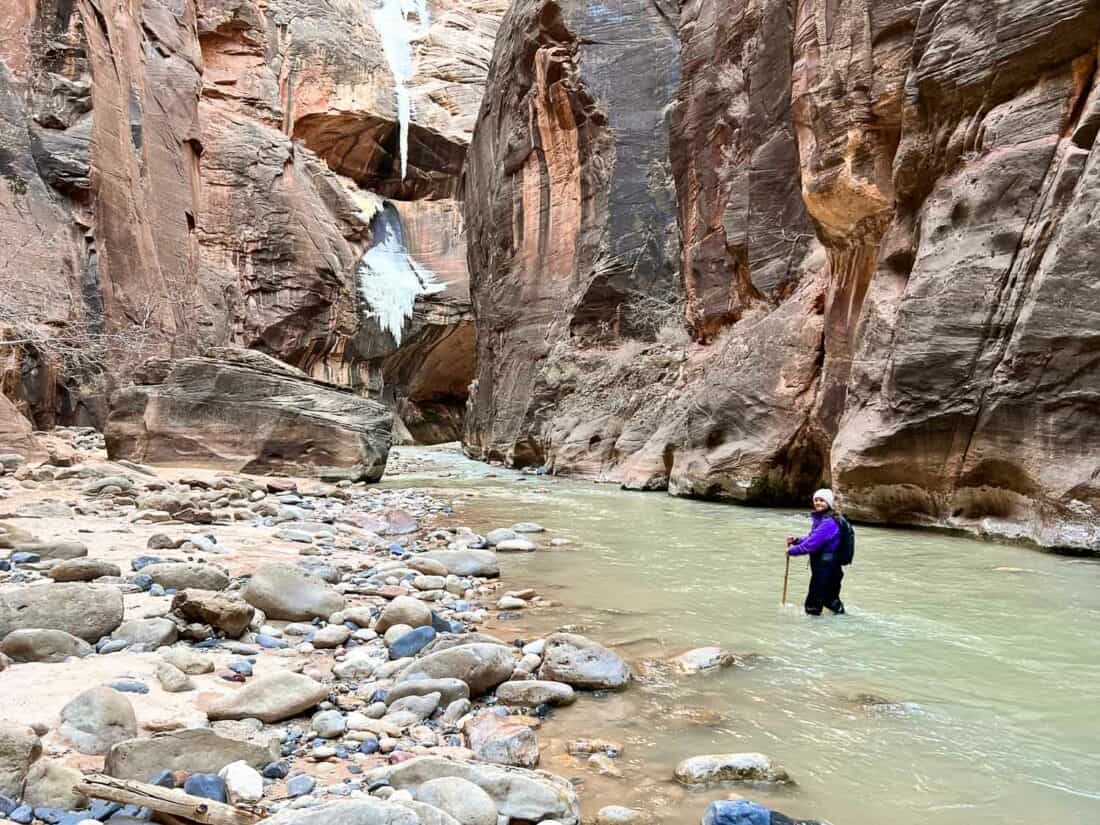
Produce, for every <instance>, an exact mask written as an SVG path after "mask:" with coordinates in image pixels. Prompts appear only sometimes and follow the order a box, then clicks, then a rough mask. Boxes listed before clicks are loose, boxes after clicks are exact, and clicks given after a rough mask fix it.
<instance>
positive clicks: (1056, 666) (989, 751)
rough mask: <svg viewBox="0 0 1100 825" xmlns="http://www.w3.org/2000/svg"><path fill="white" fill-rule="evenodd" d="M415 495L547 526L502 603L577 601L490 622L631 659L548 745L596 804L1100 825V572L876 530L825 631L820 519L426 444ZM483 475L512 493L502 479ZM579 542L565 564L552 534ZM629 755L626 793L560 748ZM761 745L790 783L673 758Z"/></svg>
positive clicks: (1099, 566) (661, 810)
mask: <svg viewBox="0 0 1100 825" xmlns="http://www.w3.org/2000/svg"><path fill="white" fill-rule="evenodd" d="M401 454H402V455H403V456H415V460H423V461H425V463H424V464H423V465H422V469H421V470H420V471H418V472H414V473H412V474H410V475H408V476H406V477H404V479H403V480H402V481H401V482H398V483H400V484H402V485H405V484H414V485H415V486H418V487H426V488H428V489H432V488H435V489H438V490H439V491H440V492H441V494H445V495H449V496H450V497H452V498H454V497H455V496H456V494H458V496H459V497H458V499H457V501H458V504H457V506H456V512H457V515H458V517H459V520H460V521H461V522H462V523H465V524H467V525H468V526H470V527H472V528H474V529H475V530H478V531H485V530H488V529H491V528H493V527H500V526H509V525H511V524H512V523H514V522H516V521H520V520H524V521H529V520H533V521H537V522H539V523H540V524H542V525H543V526H545V527H546V528H547V529H548V531H549V532H548V533H545V534H541V535H540V536H536V537H535V538H536V540H537V541H538V542H539V544H540V546H541V547H544V548H546V549H540V551H539V552H535V553H526V554H510V555H503V554H502V556H501V562H502V563H501V567H502V576H503V577H504V580H505V588H504V589H516V588H519V587H523V586H531V587H534V588H536V589H537V590H538V591H539V593H540V594H542V595H544V596H546V597H549V598H551V599H553V600H555V601H556V602H557V604H556V605H555V606H554V607H546V608H537V609H533V610H530V611H526V612H524V613H522V614H520V615H519V616H518V617H517V618H516V619H515V620H514V621H494V622H493V623H492V630H493V632H495V633H496V634H497V635H498V636H501V637H502V638H507V639H512V638H515V637H520V638H534V637H535V636H536V635H538V634H542V633H545V632H549V631H552V630H554V629H556V628H559V627H563V626H572V627H574V628H576V629H578V631H579V632H582V633H584V634H586V635H589V636H591V637H593V638H595V639H597V640H599V641H602V642H604V643H605V644H609V645H610V646H613V647H615V649H616V650H618V652H619V653H620V654H621V655H623V656H624V657H626V658H627V659H628V661H630V662H631V664H632V667H633V668H634V670H635V673H637V674H639V675H640V677H641V678H639V679H638V681H637V682H636V683H635V684H634V685H633V686H632V687H631V688H630V689H629V690H627V691H626V692H624V693H620V694H609V695H605V696H596V697H591V698H590V697H582V699H581V700H580V701H579V702H578V703H577V704H575V705H573V706H572V707H569V708H564V709H560V710H557V711H555V712H554V714H553V715H552V716H551V718H550V719H549V720H547V721H546V722H545V723H544V724H543V727H542V729H541V730H540V732H539V736H540V741H544V743H545V744H546V748H545V750H544V753H543V766H544V767H546V768H547V769H549V770H553V771H555V772H557V773H562V774H564V775H566V776H569V777H571V778H575V779H578V780H581V784H580V793H581V798H582V801H583V802H584V804H585V810H586V812H589V813H594V812H595V810H596V809H597V807H598V806H600V805H605V804H627V805H634V806H637V807H642V808H645V809H647V810H650V811H654V812H655V813H657V814H658V815H659V816H660V821H662V822H668V823H673V822H676V823H681V822H682V823H688V822H697V821H698V820H699V817H700V816H701V814H702V811H703V810H704V808H705V807H706V804H707V802H709V801H710V800H712V799H718V798H724V796H725V795H726V794H727V793H729V792H730V791H737V792H739V793H742V794H743V795H745V796H748V797H750V798H752V799H755V800H757V801H759V802H761V803H763V804H767V805H770V806H772V807H775V808H777V809H779V810H781V811H783V812H784V813H787V814H788V815H791V816H801V817H813V818H817V819H822V820H827V821H829V822H832V823H835V824H836V825H872V823H890V825H927V824H928V823H936V824H937V825H979V823H981V824H983V825H984V824H985V823H988V824H989V825H993V823H997V825H1008V823H1021V825H1023V823H1028V825H1033V824H1034V823H1040V822H1041V823H1048V822H1049V823H1054V822H1058V823H1075V824H1076V823H1081V825H1085V823H1096V822H1100V634H1098V633H1097V630H1096V628H1097V627H1098V626H1100V562H1098V561H1096V560H1092V559H1076V558H1068V557H1062V556H1057V555H1053V554H1048V553H1043V552H1039V551H1036V550H1032V549H1028V548H1023V547H1015V546H1009V545H1003V544H996V543H991V542H984V541H979V540H974V539H969V538H960V537H957V536H950V535H945V534H940V533H936V532H928V531H915V530H897V529H887V528H878V527H871V526H859V527H857V551H856V560H855V563H854V564H853V565H852V566H851V567H850V568H848V569H847V570H848V575H847V577H846V579H845V583H844V591H843V598H844V601H845V603H846V604H847V606H848V614H847V615H846V616H841V617H823V618H810V617H806V616H804V615H803V614H802V611H801V607H800V604H801V600H802V598H803V597H804V595H805V586H806V583H807V581H808V579H809V572H808V570H806V569H805V562H802V561H798V560H794V561H793V562H792V565H791V582H790V596H789V598H788V602H789V604H788V606H787V607H785V608H784V607H780V604H779V601H780V591H781V588H782V580H783V567H784V555H783V537H784V536H786V535H787V534H789V533H796V534H797V533H802V532H805V529H806V527H807V524H808V516H807V514H806V513H801V512H798V511H790V510H774V509H756V508H747V507H738V506H732V505H725V504H713V503H705V502H697V501H690V500H684V499H676V498H672V497H670V496H666V495H663V494H656V493H631V492H624V491H621V490H619V489H617V488H615V487H613V486H607V485H594V484H587V483H583V482H570V481H565V480H559V479H547V478H527V479H524V477H522V476H519V475H518V474H515V473H511V472H508V471H503V470H499V469H497V468H488V467H487V466H486V465H481V464H475V463H474V462H469V461H466V460H465V459H463V458H461V456H459V455H457V454H456V453H454V452H453V451H451V452H448V451H440V450H424V451H411V450H410V449H409V448H402V450H401ZM487 475H489V476H492V475H495V476H496V477H486V476H487ZM551 537H565V538H568V539H570V540H571V541H572V542H573V543H572V544H571V545H569V546H567V547H564V548H561V549H549V547H548V544H549V538H551ZM705 645H721V646H722V647H724V648H726V649H728V650H729V651H731V652H733V653H735V654H737V655H738V656H740V657H742V659H743V661H742V663H741V665H740V666H737V667H734V668H730V669H727V670H725V671H722V672H721V673H718V674H712V675H697V676H691V677H686V676H678V675H674V674H673V673H671V672H670V670H669V669H668V668H667V667H664V666H663V665H662V664H661V663H662V662H664V661H666V660H667V659H668V658H669V657H670V656H672V655H675V654H677V653H680V652H683V651H684V650H687V649H689V648H692V647H699V646H705ZM578 736H587V737H591V736H600V737H604V738H608V739H612V740H618V741H620V742H623V743H624V745H625V750H624V753H623V756H622V757H621V758H620V759H619V760H617V763H618V765H619V767H620V768H621V770H622V772H623V776H622V777H621V778H615V777H606V776H596V775H595V773H594V772H593V771H591V770H590V769H588V768H587V766H585V765H583V764H582V763H579V762H576V761H574V760H573V759H572V758H571V757H568V756H566V755H564V754H563V753H562V748H561V743H562V742H563V741H564V740H566V739H569V738H574V737H578ZM740 751H759V752H762V753H765V754H768V755H769V756H770V757H772V758H773V759H774V760H776V761H777V762H779V763H780V764H782V765H783V766H784V767H785V768H786V769H787V770H788V771H789V772H790V774H791V775H792V777H793V778H794V779H795V780H796V782H797V784H796V785H795V786H793V787H791V788H786V789H775V788H768V787H754V788H744V787H741V788H734V787H730V788H726V789H713V788H712V789H709V790H706V791H703V790H687V789H682V788H679V787H678V786H677V785H676V784H675V783H674V782H672V781H671V775H672V771H673V769H674V767H675V765H676V763H677V762H678V761H679V760H681V759H683V758H685V757H688V756H692V755H695V754H703V753H728V752H740Z"/></svg>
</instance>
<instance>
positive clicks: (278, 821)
mask: <svg viewBox="0 0 1100 825" xmlns="http://www.w3.org/2000/svg"><path fill="white" fill-rule="evenodd" d="M264 822H265V823H266V825H334V823H338V824H339V825H420V820H419V819H418V817H417V816H416V814H415V813H413V812H412V811H411V810H409V809H408V808H404V807H402V806H401V805H397V804H394V803H390V802H383V801H382V800H380V799H369V798H368V799H347V800H342V801H339V802H327V803H325V804H323V805H317V806H314V807H312V808H299V809H286V810H283V811H280V812H279V813H277V814H275V816H272V817H268V818H267V819H265V820H264Z"/></svg>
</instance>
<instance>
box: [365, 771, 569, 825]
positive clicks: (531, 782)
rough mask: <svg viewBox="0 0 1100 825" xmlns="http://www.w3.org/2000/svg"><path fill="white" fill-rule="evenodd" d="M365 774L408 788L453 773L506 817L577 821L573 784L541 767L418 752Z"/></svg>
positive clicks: (563, 821)
mask: <svg viewBox="0 0 1100 825" xmlns="http://www.w3.org/2000/svg"><path fill="white" fill-rule="evenodd" d="M367 776H368V779H369V780H370V781H372V782H375V781H380V780H386V781H387V782H389V783H390V785H392V786H393V787H394V788H397V789H401V788H409V789H410V790H415V789H416V788H418V787H420V786H421V785H422V784H423V783H425V782H428V781H429V780H432V779H439V778H440V777H445V776H457V777H459V778H461V779H465V780H467V781H469V782H472V783H473V784H475V785H477V786H478V787H479V788H481V789H482V790H483V791H485V792H486V793H487V794H489V796H490V797H491V798H492V800H493V802H495V803H496V806H497V813H498V814H500V815H501V816H505V817H508V818H509V819H519V820H526V821H530V822H541V821H543V820H547V819H553V820H557V821H559V822H561V823H562V825H578V823H579V822H580V803H579V801H578V800H577V793H576V791H575V790H574V788H573V785H572V784H571V783H570V782H569V781H568V780H566V779H563V778H562V777H560V776H556V775H555V774H552V773H547V772H545V771H539V770H529V769H527V768H512V767H506V766H504V765H489V764H484V763H477V762H457V761H453V760H450V759H445V758H443V757H441V756H420V757H416V758H414V759H409V760H408V761H406V762H401V763H399V764H397V765H390V766H388V767H383V768H378V769H376V770H373V771H371V772H370V773H369V774H368V775H367Z"/></svg>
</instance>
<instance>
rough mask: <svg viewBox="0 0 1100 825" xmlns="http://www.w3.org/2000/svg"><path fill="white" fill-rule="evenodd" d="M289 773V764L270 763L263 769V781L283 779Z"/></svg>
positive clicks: (280, 762)
mask: <svg viewBox="0 0 1100 825" xmlns="http://www.w3.org/2000/svg"><path fill="white" fill-rule="evenodd" d="M288 773H290V764H289V763H287V762H282V761H279V762H271V763H269V764H268V765H267V766H265V767H264V769H263V774H262V775H263V777H264V779H285V778H286V775H287V774H288Z"/></svg>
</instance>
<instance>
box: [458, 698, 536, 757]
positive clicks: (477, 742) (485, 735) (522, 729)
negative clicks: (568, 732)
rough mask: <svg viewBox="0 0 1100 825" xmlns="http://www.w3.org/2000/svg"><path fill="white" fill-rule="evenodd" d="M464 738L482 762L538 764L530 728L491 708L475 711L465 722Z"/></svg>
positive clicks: (533, 737) (533, 734)
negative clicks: (477, 712)
mask: <svg viewBox="0 0 1100 825" xmlns="http://www.w3.org/2000/svg"><path fill="white" fill-rule="evenodd" d="M466 741H467V743H468V747H469V748H470V750H472V751H473V752H474V754H475V755H476V756H477V758H478V759H480V760H482V761H483V762H492V763H494V764H497V765H515V766H517V767H520V768H534V767H535V766H537V765H538V763H539V743H538V738H537V737H536V736H535V732H534V730H532V729H531V727H530V726H529V725H527V724H524V723H523V722H522V721H521V720H520V719H519V718H517V717H514V716H501V715H500V714H498V713H494V712H493V711H484V712H482V713H479V714H478V715H477V716H475V717H474V718H473V719H471V720H470V721H469V722H467V723H466Z"/></svg>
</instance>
